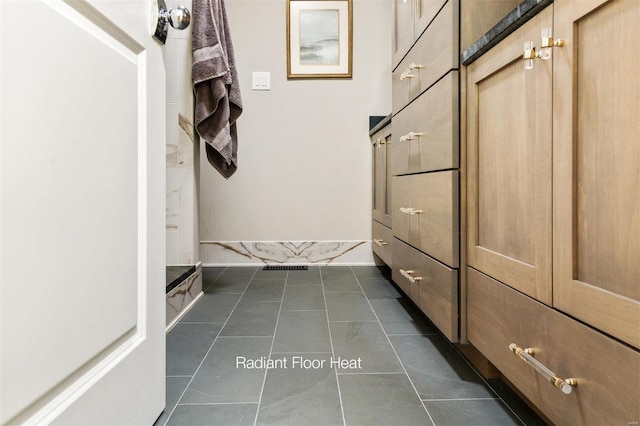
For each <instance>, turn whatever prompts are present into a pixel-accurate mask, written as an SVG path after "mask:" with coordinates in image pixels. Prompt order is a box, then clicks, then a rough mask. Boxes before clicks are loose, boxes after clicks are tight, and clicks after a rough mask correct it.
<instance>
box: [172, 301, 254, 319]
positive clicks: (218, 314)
mask: <svg viewBox="0 0 640 426" xmlns="http://www.w3.org/2000/svg"><path fill="white" fill-rule="evenodd" d="M240 296H241V294H205V295H204V296H202V297H201V298H200V300H198V302H197V303H196V304H195V306H194V307H193V308H192V309H191V310H190V311H189V312H188V313H187V315H185V316H184V317H183V318H182V320H181V322H220V321H226V320H227V318H228V317H229V314H231V311H233V308H234V307H235V306H236V303H238V300H240Z"/></svg>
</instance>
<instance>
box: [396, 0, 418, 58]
mask: <svg viewBox="0 0 640 426" xmlns="http://www.w3.org/2000/svg"><path fill="white" fill-rule="evenodd" d="M414 40H415V39H414V34H413V1H412V0H394V1H393V67H394V68H395V66H396V65H398V64H399V63H400V61H401V60H402V58H403V57H404V55H406V53H407V52H408V51H409V49H410V48H411V45H412V44H413V42H414Z"/></svg>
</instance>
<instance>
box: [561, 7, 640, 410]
mask: <svg viewBox="0 0 640 426" xmlns="http://www.w3.org/2000/svg"><path fill="white" fill-rule="evenodd" d="M554 25H555V28H554V36H555V37H557V38H562V39H566V45H565V47H563V48H561V49H558V48H556V49H555V50H554V52H553V61H554V81H553V84H554V94H553V102H554V114H555V117H554V133H553V139H554V151H553V156H554V171H553V172H554V177H553V185H554V271H555V273H554V289H553V299H554V306H556V307H557V308H558V309H561V310H563V311H565V312H567V313H568V314H570V315H572V316H575V317H577V318H579V319H581V320H583V321H585V322H587V323H589V324H592V325H593V326H595V327H597V328H599V329H601V330H603V331H605V332H607V333H610V334H611V335H613V336H615V337H617V338H619V339H621V340H623V341H625V342H627V343H629V344H631V345H634V346H635V347H637V348H640V136H639V135H640V79H639V78H638V76H639V75H640V58H639V56H638V55H637V47H638V46H640V33H639V32H638V28H640V2H638V1H627V0H617V1H616V0H614V1H582V0H581V1H575V0H574V1H568V0H557V1H556V2H555V19H554ZM636 402H637V401H636Z"/></svg>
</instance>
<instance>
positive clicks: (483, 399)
mask: <svg viewBox="0 0 640 426" xmlns="http://www.w3.org/2000/svg"><path fill="white" fill-rule="evenodd" d="M498 400H499V398H451V399H447V398H434V399H429V398H425V399H423V401H426V402H448V401H498Z"/></svg>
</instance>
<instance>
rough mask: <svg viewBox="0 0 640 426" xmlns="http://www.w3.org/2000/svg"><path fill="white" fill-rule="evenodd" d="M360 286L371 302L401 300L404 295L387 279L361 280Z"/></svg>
mask: <svg viewBox="0 0 640 426" xmlns="http://www.w3.org/2000/svg"><path fill="white" fill-rule="evenodd" d="M358 281H360V286H361V287H362V290H363V291H364V294H366V295H367V298H368V299H369V300H375V299H400V298H402V295H401V294H400V292H399V291H398V290H397V289H396V287H395V286H394V285H393V283H392V282H391V280H390V279H387V278H359V279H358Z"/></svg>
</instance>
